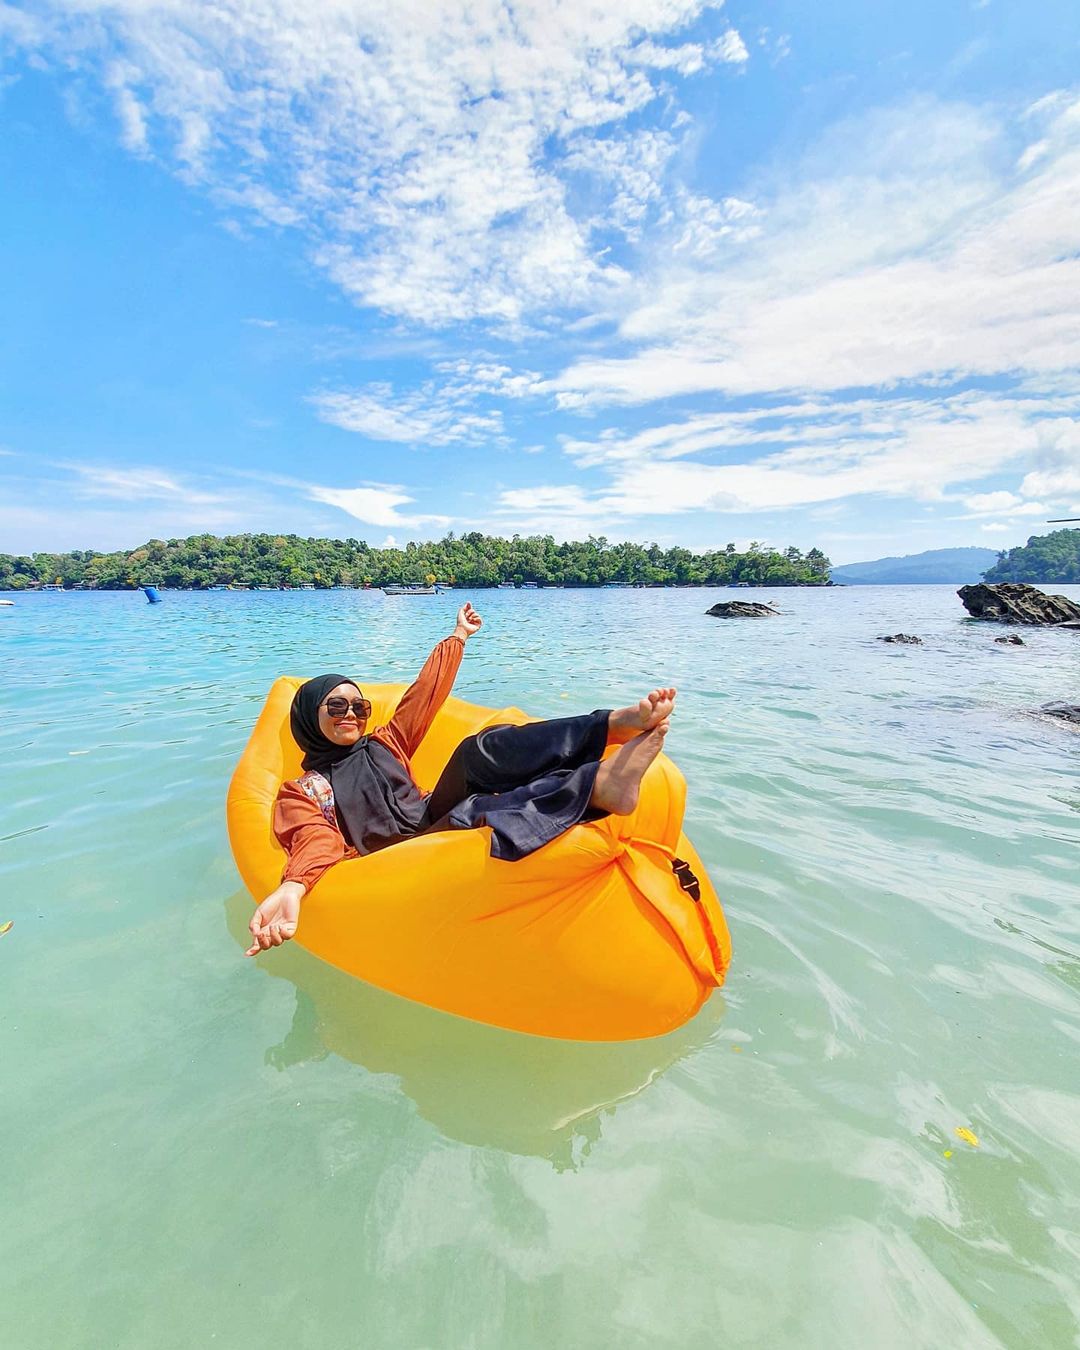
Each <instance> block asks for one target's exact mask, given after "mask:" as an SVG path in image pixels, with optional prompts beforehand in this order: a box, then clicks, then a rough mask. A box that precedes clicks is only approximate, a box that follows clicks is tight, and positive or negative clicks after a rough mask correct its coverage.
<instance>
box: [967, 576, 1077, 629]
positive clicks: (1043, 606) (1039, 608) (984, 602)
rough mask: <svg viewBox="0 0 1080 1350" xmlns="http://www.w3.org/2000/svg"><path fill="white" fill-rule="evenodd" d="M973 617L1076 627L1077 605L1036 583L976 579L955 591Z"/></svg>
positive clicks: (1003, 621) (1001, 621)
mask: <svg viewBox="0 0 1080 1350" xmlns="http://www.w3.org/2000/svg"><path fill="white" fill-rule="evenodd" d="M956 594H957V595H958V596H959V597H960V599H961V600H962V601H963V602H964V608H965V609H966V610H967V612H968V613H969V614H970V615H971V617H972V618H973V619H996V620H998V621H999V622H1000V623H1027V624H1067V625H1068V626H1069V627H1070V628H1071V627H1073V626H1076V627H1080V605H1078V604H1076V603H1075V602H1074V601H1072V600H1069V599H1067V598H1066V597H1065V596H1064V595H1047V594H1046V593H1045V592H1044V591H1040V590H1039V588H1038V587H1037V586H1025V585H1024V584H1023V583H1022V582H1019V581H1007V582H1002V584H1001V585H999V586H992V585H988V584H987V583H986V582H979V583H978V584H977V585H975V586H961V587H960V589H959V590H958V591H957V592H956Z"/></svg>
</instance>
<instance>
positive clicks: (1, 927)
mask: <svg viewBox="0 0 1080 1350" xmlns="http://www.w3.org/2000/svg"><path fill="white" fill-rule="evenodd" d="M14 922H15V920H14V919H8V921H7V923H0V937H3V936H4V934H5V933H6V932H7V931H8V929H9V928H10V927H11V925H12V924H13V923H14Z"/></svg>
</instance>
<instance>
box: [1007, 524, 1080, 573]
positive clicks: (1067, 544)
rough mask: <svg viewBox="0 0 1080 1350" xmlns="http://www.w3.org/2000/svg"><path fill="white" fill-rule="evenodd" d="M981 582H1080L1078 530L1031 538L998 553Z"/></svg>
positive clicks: (1079, 537)
mask: <svg viewBox="0 0 1080 1350" xmlns="http://www.w3.org/2000/svg"><path fill="white" fill-rule="evenodd" d="M983 581H988V582H1000V581H1028V582H1031V583H1033V584H1035V585H1037V584H1038V583H1039V582H1049V583H1051V584H1052V583H1054V582H1058V583H1066V584H1067V583H1069V582H1080V530H1051V532H1050V533H1049V534H1033V535H1032V536H1031V538H1030V539H1029V540H1028V541H1027V543H1026V544H1023V545H1020V544H1018V545H1017V546H1016V548H1011V549H1009V551H1008V552H1007V553H1006V552H1004V551H1003V552H1001V553H999V554H998V560H997V562H996V563H995V564H994V566H993V567H991V568H990V570H989V571H988V572H984V573H983Z"/></svg>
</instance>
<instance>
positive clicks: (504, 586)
mask: <svg viewBox="0 0 1080 1350" xmlns="http://www.w3.org/2000/svg"><path fill="white" fill-rule="evenodd" d="M499 590H500V591H516V590H517V587H516V586H515V585H514V583H513V582H512V581H500V582H499Z"/></svg>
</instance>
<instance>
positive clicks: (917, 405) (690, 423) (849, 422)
mask: <svg viewBox="0 0 1080 1350" xmlns="http://www.w3.org/2000/svg"><path fill="white" fill-rule="evenodd" d="M1075 408H1076V400H1075V399H1073V400H1067V399H1061V398H1058V399H1046V400H1038V399H1036V398H1033V397H1019V396H1013V397H1006V396H1002V395H993V394H986V393H976V392H968V393H964V394H954V395H951V396H948V397H944V398H941V399H938V400H934V401H927V400H919V399H912V398H902V397H896V398H892V399H889V398H885V397H882V398H880V399H876V400H875V399H862V400H857V401H852V402H848V403H843V402H836V403H829V402H828V401H816V402H806V403H804V404H785V405H782V406H779V407H776V408H771V409H770V408H765V409H756V410H752V411H749V412H742V413H724V414H715V415H711V416H700V417H697V418H693V419H688V420H687V421H686V422H683V423H672V424H670V425H665V426H658V427H652V428H648V429H647V430H645V431H641V432H638V433H635V434H634V435H631V436H626V437H620V436H618V435H614V434H610V433H609V434H607V435H603V436H601V438H600V439H599V440H598V441H597V442H593V443H590V442H585V441H580V440H569V441H567V442H565V443H564V449H565V450H566V451H567V452H568V453H569V454H570V455H571V456H572V457H574V458H575V459H577V460H578V461H579V462H581V463H584V464H587V465H592V466H597V467H601V468H603V469H604V470H605V471H606V472H607V473H608V475H609V483H608V485H607V486H606V487H605V488H602V489H599V490H596V491H594V492H591V493H586V492H585V491H584V490H583V489H581V488H574V489H567V488H556V487H553V486H542V487H535V488H532V489H529V490H520V489H519V490H515V491H514V492H512V493H503V495H502V497H501V498H500V505H501V506H506V507H509V508H524V507H525V506H527V505H530V504H531V505H534V506H536V507H542V506H546V507H548V508H550V509H552V510H574V511H575V512H578V513H579V514H580V513H582V512H584V511H586V510H587V509H591V510H593V511H595V512H597V513H598V514H601V515H603V516H604V517H605V518H609V519H610V518H612V517H614V518H627V517H649V516H662V515H673V514H678V513H681V512H690V511H693V512H700V511H716V512H723V513H742V512H747V513H769V512H776V511H785V510H791V509H795V508H798V507H805V506H812V505H816V504H819V503H826V502H835V501H840V500H843V499H845V498H858V497H868V496H887V497H908V498H913V499H915V500H918V501H923V502H930V503H944V502H947V501H950V500H952V499H953V498H952V497H951V496H950V492H952V491H955V489H956V488H957V487H964V486H967V485H978V484H980V483H981V482H983V481H984V480H985V479H987V478H989V477H996V476H998V475H1000V474H1001V473H1003V472H1006V471H1010V470H1011V471H1015V472H1018V473H1019V472H1023V471H1024V469H1025V468H1026V467H1027V466H1028V465H1029V464H1030V463H1031V462H1032V460H1033V459H1034V460H1037V459H1038V457H1039V456H1040V455H1043V454H1045V453H1046V447H1047V446H1048V445H1052V444H1058V443H1059V442H1060V440H1061V437H1062V435H1064V434H1067V428H1068V427H1070V426H1071V425H1072V419H1070V418H1069V417H1067V416H1064V415H1060V414H1063V413H1066V412H1069V411H1074V410H1075ZM1055 411H1057V413H1058V414H1059V415H1054V414H1055ZM1062 425H1064V426H1065V428H1066V432H1063V431H1062ZM748 446H752V447H753V448H754V449H755V451H756V452H757V457H756V458H753V459H750V460H745V461H742V462H739V461H738V460H735V462H722V463H716V462H701V461H700V460H699V459H696V458H693V457H694V456H698V455H702V454H705V453H712V454H719V455H720V456H722V458H723V459H724V460H725V461H731V460H732V457H733V456H741V455H743V454H745V452H746V447H748ZM1071 481H1072V480H1071V479H1069V478H1063V479H1062V483H1063V486H1062V488H1061V491H1060V492H1058V493H1056V494H1055V493H1049V492H1046V491H1044V490H1043V489H1045V488H1046V487H1047V486H1048V485H1049V479H1048V478H1047V479H1039V478H1036V477H1035V476H1034V475H1032V474H1029V475H1028V477H1026V478H1025V479H1024V482H1023V485H1022V486H1021V489H1020V492H1019V493H1016V492H1011V491H1004V490H1000V489H998V490H994V491H988V492H984V493H978V492H975V493H971V492H968V493H967V494H966V495H965V496H964V497H963V498H962V500H963V502H964V505H965V506H966V507H967V508H968V510H969V512H971V513H972V514H973V515H979V514H983V513H985V514H997V515H1000V514H1001V513H1002V512H1003V511H1004V512H1007V513H1008V514H1009V515H1010V516H1014V517H1022V516H1039V515H1045V514H1046V513H1047V512H1048V511H1049V509H1050V508H1049V507H1048V506H1047V505H1046V504H1045V503H1044V501H1042V500H1032V499H1031V498H1032V497H1033V496H1034V495H1035V491H1036V490H1038V491H1039V494H1040V495H1041V496H1045V497H1049V498H1050V500H1051V501H1052V500H1055V497H1056V500H1057V501H1059V502H1060V501H1062V500H1063V496H1062V493H1068V492H1069V491H1071V488H1070V487H1069V486H1068V484H1069V483H1070V482H1071ZM571 493H572V494H573V495H570V494H571ZM964 518H965V519H967V518H970V517H964Z"/></svg>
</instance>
